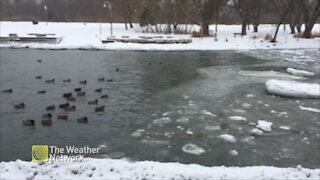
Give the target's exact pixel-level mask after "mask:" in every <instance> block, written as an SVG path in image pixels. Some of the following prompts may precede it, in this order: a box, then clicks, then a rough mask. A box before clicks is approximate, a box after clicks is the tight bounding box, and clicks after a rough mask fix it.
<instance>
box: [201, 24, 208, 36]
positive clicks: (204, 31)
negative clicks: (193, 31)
mask: <svg viewBox="0 0 320 180" xmlns="http://www.w3.org/2000/svg"><path fill="white" fill-rule="evenodd" d="M201 34H202V36H205V37H206V36H209V24H207V23H203V24H202V25H201Z"/></svg>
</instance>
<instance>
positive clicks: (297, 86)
mask: <svg viewBox="0 0 320 180" xmlns="http://www.w3.org/2000/svg"><path fill="white" fill-rule="evenodd" d="M265 84H266V88H267V91H268V93H270V94H274V95H279V96H287V97H300V98H319V97H320V84H311V83H302V82H296V81H288V80H277V79H271V80H268V81H267V82H266V83H265Z"/></svg>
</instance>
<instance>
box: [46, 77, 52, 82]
mask: <svg viewBox="0 0 320 180" xmlns="http://www.w3.org/2000/svg"><path fill="white" fill-rule="evenodd" d="M46 83H54V78H53V79H48V80H46Z"/></svg>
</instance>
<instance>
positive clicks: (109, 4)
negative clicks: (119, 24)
mask: <svg viewBox="0 0 320 180" xmlns="http://www.w3.org/2000/svg"><path fill="white" fill-rule="evenodd" d="M103 7H104V8H106V7H108V9H109V18H110V34H111V36H112V35H113V28H112V5H111V3H110V2H108V1H105V2H104V3H103Z"/></svg>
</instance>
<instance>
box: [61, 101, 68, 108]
mask: <svg viewBox="0 0 320 180" xmlns="http://www.w3.org/2000/svg"><path fill="white" fill-rule="evenodd" d="M69 105H70V104H69V103H68V102H66V103H64V104H60V105H59V108H61V109H64V108H65V107H67V106H69Z"/></svg>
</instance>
